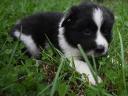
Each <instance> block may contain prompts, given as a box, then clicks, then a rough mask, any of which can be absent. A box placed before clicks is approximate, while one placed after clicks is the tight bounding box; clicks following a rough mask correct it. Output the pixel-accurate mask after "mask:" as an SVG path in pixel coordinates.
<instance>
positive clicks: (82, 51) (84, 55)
mask: <svg viewBox="0 0 128 96" xmlns="http://www.w3.org/2000/svg"><path fill="white" fill-rule="evenodd" d="M78 48H79V50H80V53H81V55H82V56H83V59H84V60H85V61H86V62H87V64H88V66H89V68H90V70H91V72H92V75H93V77H94V79H95V80H96V78H97V74H96V73H95V72H94V71H93V68H92V66H91V64H90V61H89V59H88V57H87V55H86V54H85V52H84V50H83V48H82V47H81V45H79V44H78Z"/></svg>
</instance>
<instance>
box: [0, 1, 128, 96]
mask: <svg viewBox="0 0 128 96" xmlns="http://www.w3.org/2000/svg"><path fill="white" fill-rule="evenodd" d="M78 3H79V0H31V1H30V0H1V3H0V7H1V8H0V96H53V94H54V96H65V95H66V96H76V95H77V96H80V95H81V94H84V95H85V96H128V6H127V4H128V3H127V1H126V0H123V1H122V0H104V2H103V4H102V5H105V6H107V7H109V8H110V9H112V10H113V12H114V14H115V17H116V22H115V26H114V29H113V41H112V43H111V45H110V50H109V56H107V57H102V58H99V68H98V69H97V70H96V69H95V67H96V65H95V63H96V62H95V60H94V58H92V59H93V61H94V62H93V63H94V67H93V66H92V67H93V68H94V69H95V70H96V71H97V74H99V75H100V76H101V78H102V79H103V83H101V84H98V86H91V85H89V84H88V83H87V82H82V81H81V79H80V75H79V74H78V73H77V72H75V70H74V69H73V68H70V67H69V61H68V60H66V59H65V58H59V57H60V55H61V54H60V53H59V54H60V55H58V54H57V55H55V53H54V52H53V51H52V49H51V48H49V49H47V50H44V51H43V52H42V60H43V63H42V64H37V63H36V61H35V60H34V59H32V58H28V57H27V56H25V55H24V54H23V53H21V51H20V49H22V48H23V46H24V45H23V44H20V43H19V42H18V41H17V42H14V41H13V40H12V38H11V37H10V36H9V35H8V33H9V31H10V29H11V27H12V26H13V25H14V24H15V22H16V21H17V20H18V19H21V18H23V17H24V16H28V15H31V14H33V13H35V12H42V11H60V12H64V11H65V10H67V9H68V8H69V7H70V6H72V5H73V4H78ZM93 63H92V64H93Z"/></svg>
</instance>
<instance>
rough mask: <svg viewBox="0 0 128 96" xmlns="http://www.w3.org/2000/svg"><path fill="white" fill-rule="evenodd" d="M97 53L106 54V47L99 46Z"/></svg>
mask: <svg viewBox="0 0 128 96" xmlns="http://www.w3.org/2000/svg"><path fill="white" fill-rule="evenodd" d="M95 51H96V53H104V51H105V47H104V46H103V45H98V46H97V48H96V49H95Z"/></svg>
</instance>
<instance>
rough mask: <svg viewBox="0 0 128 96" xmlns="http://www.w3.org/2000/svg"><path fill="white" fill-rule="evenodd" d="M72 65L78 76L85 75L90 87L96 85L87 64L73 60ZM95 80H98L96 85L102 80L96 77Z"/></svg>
mask: <svg viewBox="0 0 128 96" xmlns="http://www.w3.org/2000/svg"><path fill="white" fill-rule="evenodd" d="M74 64H75V69H76V71H77V72H79V73H80V74H86V75H87V77H88V79H89V82H90V83H91V84H92V85H96V81H95V79H94V77H93V74H92V72H91V70H90V68H89V66H88V64H87V63H85V62H83V61H81V60H77V59H75V60H74ZM82 77H83V78H82V79H85V78H84V76H82ZM97 79H98V83H100V82H101V81H102V80H101V78H100V77H99V76H97Z"/></svg>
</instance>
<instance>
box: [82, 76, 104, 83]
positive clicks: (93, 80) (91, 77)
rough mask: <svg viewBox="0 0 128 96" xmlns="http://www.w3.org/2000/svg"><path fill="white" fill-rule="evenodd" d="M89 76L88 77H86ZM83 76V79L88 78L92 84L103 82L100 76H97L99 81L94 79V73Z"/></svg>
mask: <svg viewBox="0 0 128 96" xmlns="http://www.w3.org/2000/svg"><path fill="white" fill-rule="evenodd" d="M86 77H87V79H85V78H86ZM86 77H85V76H82V79H83V80H88V82H89V83H90V84H92V85H97V84H98V83H101V82H102V79H101V78H100V77H99V76H97V78H96V79H97V81H96V80H95V79H94V77H93V76H92V75H90V76H89V75H88V76H86Z"/></svg>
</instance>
